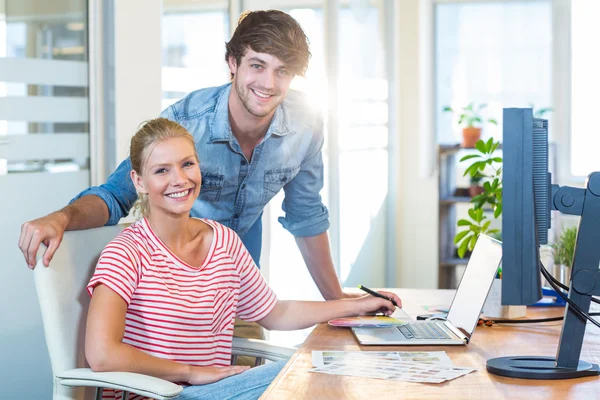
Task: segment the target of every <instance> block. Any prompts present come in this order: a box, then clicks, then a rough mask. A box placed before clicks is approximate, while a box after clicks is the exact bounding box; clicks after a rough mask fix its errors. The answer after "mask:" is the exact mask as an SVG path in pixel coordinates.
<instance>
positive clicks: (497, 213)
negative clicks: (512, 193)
mask: <svg viewBox="0 0 600 400" xmlns="http://www.w3.org/2000/svg"><path fill="white" fill-rule="evenodd" d="M500 214H502V203H498V204H497V205H496V208H495V209H494V218H498V217H499V216H500Z"/></svg>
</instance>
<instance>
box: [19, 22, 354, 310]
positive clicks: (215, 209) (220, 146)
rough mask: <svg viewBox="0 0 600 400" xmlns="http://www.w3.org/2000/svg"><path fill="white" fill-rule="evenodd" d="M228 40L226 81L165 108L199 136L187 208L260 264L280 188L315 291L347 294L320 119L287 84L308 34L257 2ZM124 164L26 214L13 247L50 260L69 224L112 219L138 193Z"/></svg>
mask: <svg viewBox="0 0 600 400" xmlns="http://www.w3.org/2000/svg"><path fill="white" fill-rule="evenodd" d="M226 48H227V51H226V54H225V60H226V61H227V63H228V65H229V69H230V72H231V78H232V82H231V83H230V84H227V85H224V86H221V87H218V88H208V89H202V90H198V91H195V92H192V93H190V94H189V95H188V96H186V97H185V98H184V99H182V100H180V101H179V102H177V103H175V104H174V105H172V106H170V107H168V108H167V109H166V110H164V111H163V112H162V113H161V116H163V117H166V118H169V119H171V120H174V121H176V122H178V123H180V124H181V125H183V126H184V127H185V128H186V129H187V130H188V131H189V132H190V133H192V135H193V136H194V139H195V140H196V143H197V145H196V146H197V150H198V154H199V156H200V169H201V172H202V187H201V191H200V196H199V198H198V200H197V201H196V203H195V205H194V207H193V209H192V212H191V214H192V216H194V217H206V218H210V219H213V220H217V221H219V222H220V223H222V224H224V225H226V226H229V227H231V228H232V229H233V230H235V231H236V232H237V233H238V234H239V235H240V237H241V238H242V241H243V243H244V244H245V245H246V247H247V248H248V250H249V251H250V254H251V255H252V257H253V259H254V260H255V262H256V263H257V264H258V261H259V259H260V250H261V237H262V225H261V216H262V212H263V209H264V207H265V206H266V204H267V203H268V202H269V201H270V200H271V199H272V198H273V197H274V196H275V194H277V192H279V191H280V190H281V189H282V188H283V190H284V192H285V200H284V202H283V210H284V211H285V213H286V214H285V217H282V218H280V222H281V224H282V225H283V226H284V228H286V229H287V230H288V231H289V232H291V233H292V234H293V235H294V236H295V238H296V243H297V245H298V247H299V249H300V252H301V253H302V257H303V258H304V261H305V263H306V265H307V267H308V269H309V271H310V274H311V276H312V277H313V279H314V281H315V283H316V285H317V287H318V288H319V290H320V292H321V294H322V295H323V297H324V298H325V299H326V300H331V299H339V298H344V297H350V296H349V295H346V294H344V292H343V291H342V289H341V286H340V284H339V281H338V279H337V276H336V274H335V269H334V267H333V262H332V259H331V254H330V247H329V239H328V236H327V229H328V228H329V216H328V212H327V209H326V207H325V206H324V205H323V203H322V201H321V196H320V195H319V192H320V190H321V189H322V187H323V162H322V155H321V149H322V146H323V141H324V137H323V121H322V118H321V117H320V115H318V114H317V113H315V112H313V111H311V110H310V108H309V107H308V105H307V104H306V100H305V98H304V97H303V96H302V95H301V94H300V93H298V92H294V91H289V93H288V89H289V86H290V83H291V81H292V79H293V77H294V76H295V75H304V73H305V71H306V68H307V66H308V59H309V57H310V52H309V48H308V42H307V38H306V35H305V34H304V32H303V31H302V28H301V27H300V26H299V24H298V23H297V22H296V21H295V20H294V19H293V18H292V17H290V16H289V15H287V14H285V13H283V12H281V11H255V12H250V13H247V14H245V15H243V16H242V17H241V18H240V21H239V22H238V26H237V28H236V30H235V33H234V34H233V37H232V38H231V40H230V41H229V42H228V43H227V44H226ZM130 170H131V164H130V162H129V160H128V159H127V160H125V161H123V162H122V163H121V165H119V167H118V168H117V170H116V171H115V172H114V173H113V174H112V175H111V176H110V177H109V178H108V181H107V182H106V183H105V184H103V185H101V186H99V187H92V188H89V189H87V190H85V191H83V192H82V193H80V194H79V195H78V196H77V197H75V199H73V200H72V201H71V204H69V205H68V206H67V207H65V208H63V209H61V210H59V211H56V212H54V213H52V214H49V215H48V216H46V217H43V218H40V219H36V220H34V221H30V222H26V223H25V224H23V226H22V227H21V237H20V239H19V247H20V248H21V251H22V252H23V254H24V256H25V260H26V261H27V264H28V265H29V267H30V268H33V267H34V266H35V261H36V260H35V256H36V253H37V250H38V248H39V245H40V243H42V242H43V243H44V244H46V245H47V246H48V249H47V250H46V252H45V254H44V257H43V261H44V264H45V265H46V266H47V265H48V263H49V262H50V259H51V258H52V256H53V255H54V252H55V251H56V249H57V248H58V246H59V245H60V242H61V240H62V237H63V234H64V231H65V230H75V229H87V228H93V227H98V226H103V225H114V224H116V223H117V222H118V221H119V220H120V219H121V218H122V217H124V216H126V215H127V214H128V212H129V210H130V209H131V207H132V205H133V204H134V202H135V201H136V199H137V193H136V191H135V188H134V186H133V184H132V182H131V180H130V179H129V171H130Z"/></svg>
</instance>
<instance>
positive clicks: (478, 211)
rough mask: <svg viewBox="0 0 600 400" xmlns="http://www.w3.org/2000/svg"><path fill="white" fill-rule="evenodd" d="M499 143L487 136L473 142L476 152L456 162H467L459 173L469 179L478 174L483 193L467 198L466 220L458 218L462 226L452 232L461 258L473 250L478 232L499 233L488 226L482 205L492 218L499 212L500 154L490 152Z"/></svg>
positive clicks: (500, 208) (488, 222)
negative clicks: (454, 233)
mask: <svg viewBox="0 0 600 400" xmlns="http://www.w3.org/2000/svg"><path fill="white" fill-rule="evenodd" d="M499 145H500V142H495V141H494V140H493V139H492V138H490V139H489V140H488V141H487V142H484V141H483V140H478V141H477V143H476V144H475V149H476V150H477V153H476V154H469V155H466V156H464V157H463V158H461V159H460V162H464V161H468V160H470V161H471V164H470V165H469V166H468V167H467V169H466V170H465V173H464V174H463V176H467V175H469V176H470V177H471V179H472V178H474V177H476V176H481V179H483V180H484V182H483V192H482V193H481V194H479V195H477V196H475V197H473V198H472V199H471V202H470V207H469V210H468V213H469V218H470V219H461V220H459V221H458V223H457V225H458V226H459V227H462V228H466V229H465V230H462V231H460V232H458V233H457V234H456V236H455V237H454V244H456V245H457V246H458V256H459V257H464V255H465V253H466V252H467V250H470V251H473V248H474V247H475V243H476V242H477V237H478V236H479V235H480V234H482V233H483V234H487V235H490V236H493V235H497V234H499V233H500V232H499V230H498V229H490V224H491V223H492V220H490V219H488V217H487V215H486V214H484V206H488V205H489V206H490V207H491V209H492V211H493V216H494V219H497V218H498V217H500V215H502V157H498V156H496V155H494V152H495V151H496V149H497V148H498V146H499Z"/></svg>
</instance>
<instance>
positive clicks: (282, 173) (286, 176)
mask: <svg viewBox="0 0 600 400" xmlns="http://www.w3.org/2000/svg"><path fill="white" fill-rule="evenodd" d="M298 171H300V167H290V168H279V169H271V170H269V171H265V188H264V196H263V202H264V203H265V204H266V203H268V202H269V201H270V200H271V199H272V198H273V197H274V196H275V195H276V194H277V193H279V191H280V190H281V189H282V188H283V187H284V186H285V185H286V184H287V183H288V182H290V181H291V180H292V179H294V177H295V176H296V175H297V174H298Z"/></svg>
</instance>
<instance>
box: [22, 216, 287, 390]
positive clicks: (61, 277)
mask: <svg viewBox="0 0 600 400" xmlns="http://www.w3.org/2000/svg"><path fill="white" fill-rule="evenodd" d="M122 229H123V227H122V226H111V227H102V228H95V229H88V230H82V231H70V232H66V233H65V236H64V238H63V241H62V244H61V246H60V247H59V249H58V250H57V251H56V253H55V254H54V258H53V259H52V261H51V263H50V266H49V267H48V268H46V267H44V265H43V264H42V261H41V258H42V254H43V252H44V251H45V247H44V246H41V249H40V251H39V252H38V260H40V261H38V263H37V265H36V268H35V270H34V279H35V286H36V290H37V295H38V299H39V303H40V309H41V312H42V319H43V323H44V335H45V337H46V345H47V347H48V353H49V355H50V363H51V365H52V374H53V376H54V396H53V398H54V400H71V399H84V398H86V399H87V398H90V397H91V396H90V393H87V395H86V389H85V388H86V387H88V388H90V387H91V388H96V398H97V399H100V398H101V397H102V388H112V389H118V390H122V391H124V392H126V393H129V392H131V393H135V394H139V395H143V396H146V397H150V398H154V399H173V398H175V397H177V395H178V394H179V393H180V392H181V390H182V387H181V386H179V385H176V384H174V383H172V382H168V381H165V380H163V379H159V378H155V377H151V376H147V375H142V374H136V373H130V372H94V371H92V370H91V369H90V368H88V364H87V362H86V360H85V354H84V337H85V322H86V316H87V310H88V305H89V301H90V297H89V295H88V293H87V291H86V285H87V283H88V282H89V280H90V278H91V276H92V274H93V273H94V269H95V266H96V262H97V260H98V257H99V255H100V253H101V252H102V250H103V249H104V246H105V245H106V244H107V243H108V242H109V241H110V240H112V239H113V238H114V237H115V236H117V234H119V232H120V231H121V230H122ZM295 351H296V349H294V348H287V347H281V346H274V345H271V344H268V343H267V342H264V341H262V340H252V339H241V338H234V340H233V356H237V355H250V356H253V357H260V358H265V359H268V360H272V361H280V360H287V359H288V358H290V357H291V356H292V355H293V354H294V352H295ZM92 390H93V389H92ZM124 398H125V399H126V398H127V397H126V396H124Z"/></svg>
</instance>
